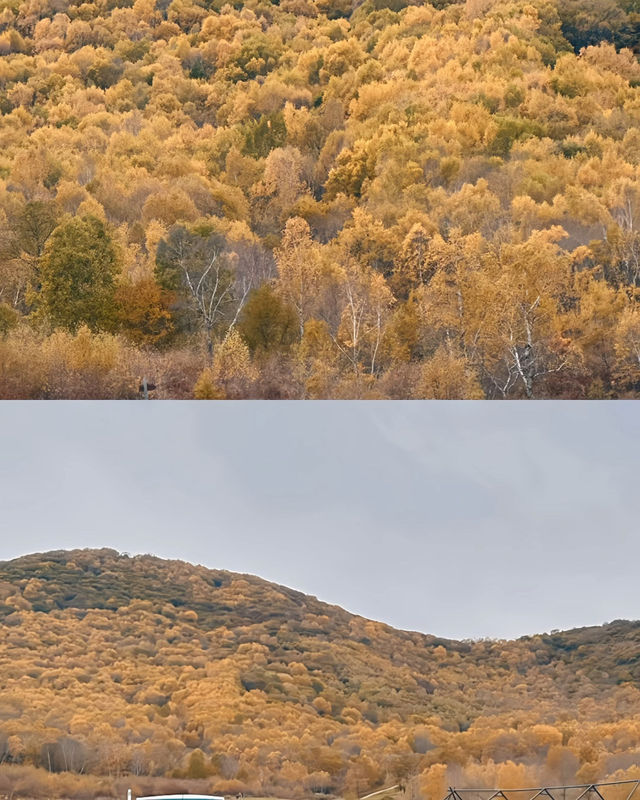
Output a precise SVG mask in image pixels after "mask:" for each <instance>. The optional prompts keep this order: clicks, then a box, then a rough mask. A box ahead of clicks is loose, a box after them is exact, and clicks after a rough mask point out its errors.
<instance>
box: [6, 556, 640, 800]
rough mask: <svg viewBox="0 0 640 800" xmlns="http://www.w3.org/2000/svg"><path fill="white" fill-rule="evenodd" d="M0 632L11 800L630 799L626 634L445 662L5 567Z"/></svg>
mask: <svg viewBox="0 0 640 800" xmlns="http://www.w3.org/2000/svg"><path fill="white" fill-rule="evenodd" d="M0 626H1V627H0V631H1V636H0V680H1V683H2V692H1V693H0V795H4V796H5V797H7V798H9V800H12V799H13V798H20V797H24V798H36V799H37V798H54V797H65V798H72V800H76V799H77V800H85V799H88V798H94V797H105V798H107V797H117V798H122V797H124V796H125V794H126V789H127V787H132V788H133V789H134V792H135V793H137V794H144V793H149V792H153V791H174V792H175V791H177V792H184V791H199V792H203V791H207V792H219V793H223V794H227V795H228V794H238V793H245V794H248V795H254V796H263V797H264V796H275V797H281V798H304V797H312V796H316V797H317V796H326V797H336V796H340V797H344V798H347V799H349V798H355V797H356V796H362V795H363V794H364V793H365V792H367V791H373V790H374V789H376V788H378V787H384V786H389V784H390V783H393V784H395V783H400V784H401V785H402V786H404V787H405V796H406V797H407V798H411V800H420V798H423V799H424V800H442V798H443V797H444V794H445V790H446V786H448V785H449V784H450V783H453V782H455V783H456V784H457V785H460V784H462V783H466V784H467V785H468V784H470V783H471V784H473V785H479V786H493V785H500V786H502V787H504V788H509V787H515V786H522V785H534V786H535V785H538V784H539V783H540V782H552V783H570V782H572V781H579V782H582V783H584V782H589V783H590V782H592V781H596V780H598V779H604V778H612V779H613V778H615V779H618V778H640V714H639V712H640V691H639V688H638V684H639V681H640V658H639V656H638V653H639V652H640V623H637V622H624V621H616V622H612V623H610V624H607V625H604V626H601V627H593V628H582V629H577V630H571V631H565V632H552V633H551V634H543V635H539V636H526V637H523V638H521V639H518V640H515V641H495V640H479V641H471V640H468V641H452V640H447V639H441V638H436V637H435V636H430V635H424V634H421V633H411V632H406V631H400V630H395V629H393V628H391V627H389V626H387V625H384V624H382V623H379V622H372V621H370V620H367V619H364V618H362V617H359V616H354V615H352V614H349V613H347V612H346V611H344V610H343V609H341V608H339V607H337V606H330V605H327V604H326V603H322V602H320V601H318V600H317V599H316V598H314V597H310V596H307V595H304V594H301V593H300V592H297V591H293V590H291V589H288V588H286V587H283V586H278V585H275V584H272V583H268V582H266V581H264V580H261V579H260V578H257V577H254V576H250V575H239V574H234V573H230V572H226V571H220V570H211V569H206V568H204V567H199V566H192V565H190V564H186V563H184V562H180V561H163V560H161V559H159V558H155V557H152V556H135V557H130V556H128V555H126V554H125V555H120V554H118V553H117V552H116V551H113V550H106V549H105V550H76V551H55V552H50V553H44V554H35V555H31V556H26V557H22V558H19V559H16V560H13V561H5V562H1V563H0Z"/></svg>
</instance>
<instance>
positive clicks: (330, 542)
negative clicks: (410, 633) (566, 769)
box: [0, 401, 640, 638]
mask: <svg viewBox="0 0 640 800" xmlns="http://www.w3.org/2000/svg"><path fill="white" fill-rule="evenodd" d="M639 433H640V405H638V404H637V403H632V402H627V403H624V402H605V403H596V402H583V403H569V402H565V403H551V402H547V403H527V402H522V401H521V402H513V403H504V402H495V403H433V402H432V403H416V402H413V403H411V402H408V403H403V402H380V403H377V402H366V403H355V402H352V403H339V402H327V403H312V402H305V403H293V402H289V403H273V402H253V403H250V402H245V403H231V402H225V403H197V402H192V403H171V402H163V403H160V402H156V403H144V402H134V403H80V402H59V403H56V402H52V401H49V402H43V403H33V402H32V403H8V402H5V403H2V404H0V560H6V559H10V558H14V557H16V556H18V555H22V554H24V553H28V552H33V551H42V550H51V549H58V548H71V547H101V546H106V547H113V548H115V549H118V550H121V551H126V552H129V553H132V554H133V553H153V554H155V555H158V556H163V557H170V558H181V559H184V560H187V561H192V562H198V563H201V564H205V565H207V566H210V567H216V568H223V569H230V570H235V571H238V572H248V573H253V574H256V575H260V576H261V577H263V578H267V579H269V580H273V581H276V582H278V583H282V584H286V585H288V586H291V587H294V588H296V589H300V590H302V591H304V592H308V593H309V594H314V595H316V596H317V597H319V598H320V599H322V600H325V601H328V602H331V603H337V604H339V605H341V606H343V607H345V608H346V609H348V610H349V611H352V612H355V613H358V614H363V615H364V616H367V617H371V618H374V619H379V620H383V621H385V622H389V623H390V624H392V625H395V626H397V627H401V628H407V629H413V630H420V631H424V632H427V633H435V634H438V635H441V636H449V637H455V638H461V637H474V638H475V637H482V636H492V637H514V636H518V635H521V634H525V633H534V632H541V631H545V630H547V631H548V630H550V629H552V628H567V627H572V626H578V625H588V624H599V623H602V622H605V621H609V620H612V619H618V618H630V619H634V618H637V617H638V616H640V610H639V607H638V602H637V599H636V584H637V574H638V566H637V565H638V560H639V558H640V536H639V535H638V533H639V528H638V513H637V509H638V501H637V497H638V477H639V476H638V467H639V466H640V457H639V455H638V453H639V449H638V448H639V442H640V439H639V437H638V434H639Z"/></svg>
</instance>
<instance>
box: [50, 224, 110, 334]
mask: <svg viewBox="0 0 640 800" xmlns="http://www.w3.org/2000/svg"><path fill="white" fill-rule="evenodd" d="M119 271H120V259H119V256H118V252H117V250H116V247H115V245H114V243H113V241H112V239H111V236H110V234H109V231H108V230H107V228H106V226H105V225H104V223H103V222H102V221H101V220H99V219H97V218H96V217H93V216H91V215H87V216H84V217H81V218H74V219H70V220H68V221H66V222H63V223H62V224H61V225H59V226H58V227H57V228H56V230H55V231H54V232H53V233H52V234H51V237H50V238H49V240H48V241H47V244H46V247H45V251H44V254H43V255H42V258H41V259H40V263H39V270H38V272H39V278H40V291H39V293H38V295H37V297H36V302H37V306H38V312H39V313H41V314H43V315H44V316H45V317H46V318H48V319H49V320H50V322H51V324H52V325H53V326H54V327H60V328H66V329H67V330H71V331H75V330H77V329H78V328H79V327H80V326H81V325H87V326H88V327H89V328H90V329H91V330H92V331H98V330H105V331H109V330H113V329H114V328H115V327H116V320H117V312H118V307H117V305H118V304H117V301H116V276H117V275H118V272H119Z"/></svg>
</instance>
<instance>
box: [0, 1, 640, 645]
mask: <svg viewBox="0 0 640 800" xmlns="http://www.w3.org/2000/svg"><path fill="white" fill-rule="evenodd" d="M639 41H640V3H639V0H466V2H448V0H434V2H433V3H432V4H431V3H427V2H425V3H423V2H417V1H416V0H280V2H277V1H276V0H273V2H272V1H271V0H233V1H232V2H228V1H227V0H94V1H92V2H82V0H77V1H76V0H1V2H0V398H83V397H86V398H92V397H96V398H114V399H115V398H132V397H138V396H140V394H139V392H140V385H141V383H142V382H143V381H144V380H145V379H146V381H147V383H148V385H149V386H150V387H152V388H151V397H152V398H159V399H161V398H191V397H196V398H244V397H246V398H441V399H448V398H453V399H455V398H546V397H557V398H609V397H635V396H637V395H638V393H640V305H639V296H638V285H639V283H640V64H639V63H638V59H637V54H636V50H635V48H637V46H638V42H639ZM514 646H515V645H514Z"/></svg>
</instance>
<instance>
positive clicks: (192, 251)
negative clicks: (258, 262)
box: [156, 225, 254, 358]
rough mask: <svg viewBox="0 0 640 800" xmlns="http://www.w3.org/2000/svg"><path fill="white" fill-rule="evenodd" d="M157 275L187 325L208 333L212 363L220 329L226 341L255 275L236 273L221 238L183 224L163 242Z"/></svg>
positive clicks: (208, 345) (175, 228) (160, 245)
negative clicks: (216, 335)
mask: <svg viewBox="0 0 640 800" xmlns="http://www.w3.org/2000/svg"><path fill="white" fill-rule="evenodd" d="M156 273H157V277H158V281H159V283H160V284H161V285H162V286H163V287H164V288H166V289H169V290H171V291H173V292H174V293H175V294H176V304H175V309H174V310H175V313H176V314H177V316H178V317H181V318H182V321H183V326H184V327H186V328H187V329H188V328H192V327H193V326H195V327H196V328H198V329H200V330H201V331H202V332H203V333H204V335H205V340H206V344H207V351H208V353H209V357H210V358H211V357H212V356H213V336H214V332H215V331H216V330H219V332H220V333H221V338H224V337H225V336H227V335H228V333H229V331H231V329H232V328H233V327H234V326H235V324H236V322H237V321H238V317H239V316H240V312H241V311H242V308H243V306H244V304H245V301H246V299H247V296H248V294H249V292H250V290H251V288H252V286H253V283H254V274H253V273H252V272H251V271H250V270H246V271H243V272H240V271H239V270H236V269H234V265H233V259H231V258H229V256H228V254H227V253H226V252H225V243H224V240H223V239H222V237H220V236H218V235H216V234H213V233H206V234H201V233H199V232H193V231H189V230H188V229H187V228H185V227H183V226H181V225H178V226H175V227H174V228H172V229H171V230H170V231H169V234H168V236H167V238H166V239H163V240H162V241H161V242H160V243H159V245H158V253H157V258H156Z"/></svg>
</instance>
